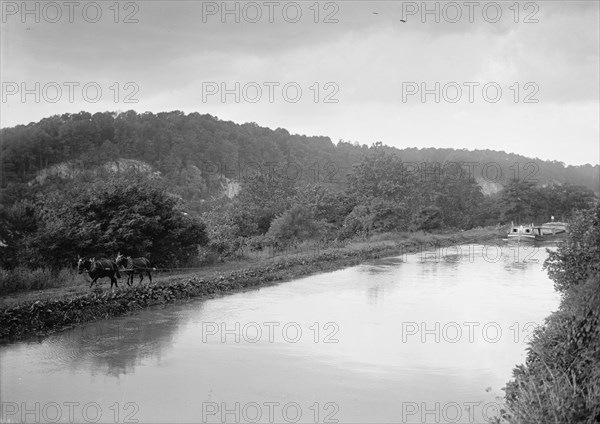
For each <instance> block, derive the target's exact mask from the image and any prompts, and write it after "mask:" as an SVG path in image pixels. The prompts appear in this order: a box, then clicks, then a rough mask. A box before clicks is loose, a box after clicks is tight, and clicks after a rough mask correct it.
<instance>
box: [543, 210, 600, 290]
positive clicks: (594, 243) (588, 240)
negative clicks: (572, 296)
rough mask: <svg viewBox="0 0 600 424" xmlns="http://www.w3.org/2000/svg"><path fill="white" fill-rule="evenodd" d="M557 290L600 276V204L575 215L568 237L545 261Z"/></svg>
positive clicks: (545, 266)
mask: <svg viewBox="0 0 600 424" xmlns="http://www.w3.org/2000/svg"><path fill="white" fill-rule="evenodd" d="M544 268H546V269H548V275H549V276H550V278H552V279H553V280H554V284H555V287H556V289H557V290H558V291H561V292H563V293H564V292H566V291H567V290H568V289H569V287H570V286H572V285H578V284H581V283H582V282H584V281H586V280H587V279H588V278H590V277H593V276H595V277H596V278H598V276H600V203H598V202H597V203H596V205H595V206H593V207H592V208H590V209H588V210H586V211H578V212H576V213H575V214H574V216H573V219H572V221H571V223H570V225H569V232H568V234H567V238H566V239H565V240H564V242H563V243H561V244H560V245H559V247H558V249H557V250H556V251H550V252H549V254H548V259H546V261H545V262H544Z"/></svg>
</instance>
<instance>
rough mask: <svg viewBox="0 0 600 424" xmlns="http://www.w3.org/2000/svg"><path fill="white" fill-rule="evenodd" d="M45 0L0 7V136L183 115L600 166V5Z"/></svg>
mask: <svg viewBox="0 0 600 424" xmlns="http://www.w3.org/2000/svg"><path fill="white" fill-rule="evenodd" d="M47 3H48V2H28V3H27V8H28V9H29V11H30V13H24V12H26V11H24V10H23V7H22V2H21V1H18V2H3V3H2V32H1V36H2V40H1V48H2V51H1V62H2V65H1V71H2V96H3V97H2V104H1V107H2V111H1V126H2V127H7V126H14V125H17V124H27V123H29V122H31V121H38V120H40V119H41V118H44V117H47V116H51V115H54V114H61V113H65V112H71V113H74V112H78V111H81V110H86V111H90V112H97V111H106V110H111V111H114V110H121V111H125V110H129V109H134V110H136V111H138V112H144V111H151V112H155V113H156V112H162V111H171V110H182V111H185V112H187V113H189V112H199V113H209V114H211V115H215V116H218V117H219V118H220V119H223V120H231V121H234V122H237V123H244V122H256V123H257V124H259V125H262V126H268V127H271V128H277V127H282V128H286V129H287V130H289V131H290V132H291V133H299V134H306V135H324V136H329V137H331V139H332V140H333V141H334V142H337V141H338V140H339V139H343V140H346V141H353V142H354V141H358V142H359V143H361V144H363V143H365V144H371V143H373V142H376V141H382V142H383V143H385V144H388V145H392V146H396V147H399V148H403V147H452V148H466V149H493V150H505V151H507V152H514V153H519V154H523V155H526V156H530V157H539V158H541V159H549V160H558V161H562V162H565V163H566V164H573V165H576V164H584V163H592V164H597V163H598V162H599V156H600V152H599V140H600V131H599V116H600V108H599V91H600V89H599V81H600V75H599V61H600V59H599V21H600V16H599V2H597V1H581V2H576V1H569V2H566V1H565V2H559V1H541V2H528V3H527V2H521V3H520V5H519V7H515V6H514V2H513V1H510V2H497V3H494V2H472V3H469V2H463V1H459V2H456V3H452V2H451V3H450V4H449V5H447V3H448V2H439V3H438V2H429V3H428V5H427V8H428V9H430V10H431V11H432V12H431V13H429V14H425V12H426V11H425V10H424V9H423V7H422V2H421V1H419V2H399V1H386V2H376V1H338V2H325V1H323V2H319V3H316V2H315V1H299V2H279V1H273V2H263V1H259V2H228V3H227V7H228V9H229V10H230V12H231V13H229V14H225V15H223V14H222V12H223V9H224V3H223V2H220V1H219V2H201V1H182V2H178V1H168V2H161V1H143V2H142V1H140V2H120V3H118V7H115V2H114V1H108V2H98V3H92V2H85V1H81V2H74V3H73V4H72V5H69V3H68V2H61V1H58V2H49V4H47ZM315 3H316V4H315ZM496 6H499V8H498V7H496ZM436 8H437V11H438V12H437V13H436ZM236 10H237V11H236ZM99 11H100V12H101V14H99V13H98V12H99ZM499 12H500V13H501V15H499V14H498V13H499ZM36 14H37V16H36ZM436 15H437V16H436ZM436 18H437V19H438V20H439V22H436ZM36 19H38V20H39V22H36ZM236 19H237V20H238V21H239V22H236ZM401 19H403V20H405V21H406V22H402V21H401ZM71 21H72V22H71ZM93 21H96V22H93ZM115 21H117V22H115ZM126 21H127V22H126ZM315 21H317V22H315ZM515 21H517V22H515ZM36 83H39V90H36ZM236 83H239V86H236ZM436 83H439V86H436ZM86 84H87V85H86ZM84 86H86V90H85V91H84V90H83V87H84ZM57 87H58V88H60V90H61V91H60V92H59V91H57ZM236 87H239V90H237V89H236ZM284 87H285V89H284ZM436 87H439V89H436ZM484 87H485V89H484ZM98 88H100V89H101V91H102V92H101V93H99V92H97V89H98ZM223 88H225V89H227V90H229V91H228V93H226V95H225V96H224V98H223V96H222V94H223V93H222V89H223ZM498 88H500V90H501V91H498ZM23 89H27V90H30V91H31V92H30V93H29V94H25V95H24V96H23ZM259 89H260V91H259ZM298 89H300V90H301V92H299V91H298ZM423 89H426V90H429V91H428V94H425V97H424V98H423V97H422V90H423ZM459 90H460V91H459ZM36 91H37V93H36ZM70 92H71V94H72V97H73V98H72V99H70V98H69V94H70ZM36 95H39V101H37V99H36ZM236 95H238V96H239V99H237V100H239V102H236ZM436 95H439V103H437V102H436ZM470 95H471V96H470ZM459 96H460V98H459ZM470 97H472V98H471V99H470ZM471 100H472V101H471ZM515 100H516V102H515ZM131 101H137V102H136V103H132V102H131Z"/></svg>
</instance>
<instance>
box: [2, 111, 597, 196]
mask: <svg viewBox="0 0 600 424" xmlns="http://www.w3.org/2000/svg"><path fill="white" fill-rule="evenodd" d="M0 138H1V140H2V156H1V157H2V169H1V172H2V180H1V186H0V188H1V189H2V195H3V202H5V203H7V204H11V203H12V202H14V201H16V200H17V199H18V197H19V196H18V194H17V193H19V192H20V189H19V188H18V187H19V186H20V185H21V184H24V183H30V182H31V181H38V182H43V181H45V179H46V177H47V176H48V175H58V176H61V177H68V176H69V175H71V176H73V175H74V174H76V173H77V172H79V171H82V170H86V171H88V170H90V169H91V168H94V167H106V166H113V170H115V171H116V170H118V169H114V166H115V165H107V164H109V163H113V164H116V166H119V164H122V165H126V164H127V163H130V164H132V163H138V164H143V165H142V166H143V167H145V166H148V167H149V168H148V169H152V170H153V172H157V173H160V175H161V176H163V177H164V178H165V179H166V180H167V181H168V182H169V184H170V186H171V187H172V190H173V191H174V192H176V193H177V194H179V195H180V196H182V197H183V198H184V199H185V200H186V201H189V202H192V203H196V204H197V203H198V202H200V201H201V200H202V199H209V198H211V197H213V196H215V195H218V194H222V193H223V191H224V190H225V189H224V185H223V181H229V180H237V181H238V182H240V181H243V180H245V179H251V178H253V177H254V176H256V175H259V174H262V175H269V174H271V173H278V174H279V175H284V176H285V177H286V178H288V179H292V180H297V181H301V182H304V183H307V184H308V183H322V184H326V185H327V186H328V187H329V188H330V189H333V190H341V189H343V188H344V187H346V185H347V175H348V174H349V173H350V172H351V171H352V165H353V164H355V163H358V162H360V160H362V159H363V158H364V157H365V156H366V155H367V153H368V151H369V149H368V147H367V146H366V145H362V146H361V145H358V144H357V143H351V142H347V141H341V140H340V141H339V142H338V143H333V142H332V141H331V140H330V139H329V138H328V137H320V136H319V137H316V136H313V137H307V136H303V135H297V134H290V133H289V132H288V131H286V130H285V129H281V128H278V129H276V130H272V129H269V128H263V127H260V126H258V125H256V124H254V123H245V124H236V123H233V122H229V121H221V120H219V119H218V118H217V117H213V116H211V115H200V114H198V113H192V114H188V115H186V114H184V113H183V112H179V111H173V112H164V113H158V114H153V113H143V114H139V113H136V112H134V111H128V112H124V113H115V112H104V113H95V114H93V115H92V114H90V113H87V112H80V113H77V114H65V115H61V116H58V115H56V116H52V117H49V118H45V119H42V120H41V121H39V122H35V123H30V124H28V125H19V126H16V127H12V128H3V129H2V130H1V132H0ZM405 142H406V144H410V140H406V141H405ZM384 147H385V146H384ZM388 149H389V150H390V151H393V152H396V153H397V154H398V155H399V156H400V158H401V159H402V161H403V162H404V163H406V169H407V171H408V172H411V173H414V174H422V175H427V174H429V175H431V174H432V173H436V172H437V173H438V174H439V175H440V176H441V177H444V176H446V177H449V178H452V177H453V176H454V175H456V174H455V172H456V170H457V169H458V167H457V166H455V165H452V164H451V165H448V166H445V164H448V163H449V162H450V163H454V164H460V167H461V169H462V173H463V174H462V176H463V177H465V176H468V177H473V178H474V179H475V180H476V181H477V182H478V184H479V185H480V186H482V187H483V190H484V193H486V194H491V193H494V192H497V191H499V189H500V186H501V185H505V184H506V182H507V181H508V180H510V179H511V178H516V179H521V180H525V181H532V182H534V183H536V184H537V185H540V186H545V185H549V184H550V185H552V184H559V185H560V184H564V183H570V184H575V185H582V186H585V187H587V188H590V189H592V190H593V191H595V192H596V193H600V181H599V178H598V176H599V174H600V168H599V167H598V165H596V166H591V165H584V166H565V165H564V164H563V163H561V162H558V161H542V160H539V159H535V158H527V157H524V156H520V155H516V154H512V153H505V152H501V151H492V150H475V151H468V150H459V149H437V148H425V149H417V148H412V147H407V148H404V149H396V148H388ZM127 161H130V162H127ZM131 161H135V162H131ZM424 162H426V163H428V164H427V165H424V164H423V163H424ZM436 167H437V168H436ZM224 178H226V179H224Z"/></svg>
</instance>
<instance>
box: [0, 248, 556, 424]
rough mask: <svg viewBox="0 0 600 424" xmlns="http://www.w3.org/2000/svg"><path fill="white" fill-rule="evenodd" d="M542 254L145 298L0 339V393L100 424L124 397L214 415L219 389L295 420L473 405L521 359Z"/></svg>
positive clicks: (369, 268) (381, 267) (462, 257)
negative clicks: (86, 410)
mask: <svg viewBox="0 0 600 424" xmlns="http://www.w3.org/2000/svg"><path fill="white" fill-rule="evenodd" d="M532 252H533V253H532ZM494 253H498V254H497V255H495V256H494ZM546 255H547V254H546V252H545V249H538V250H536V251H533V250H529V249H526V248H522V249H520V248H519V249H515V248H513V247H507V246H500V249H495V248H494V247H493V246H492V247H490V246H481V245H461V246H458V249H456V248H453V249H452V248H450V247H442V248H438V249H437V250H423V251H421V252H417V253H415V254H406V255H401V256H399V257H397V258H386V259H382V260H376V261H371V262H369V263H366V264H363V265H360V266H356V267H352V268H348V269H344V270H340V271H336V272H330V273H325V274H321V275H317V276H312V277H308V278H303V279H299V280H296V281H293V282H288V283H282V284H279V285H275V286H270V287H265V288H262V289H260V290H250V291H247V292H243V293H237V294H234V295H229V296H224V297H221V298H216V299H211V300H206V301H202V300H195V301H189V302H186V303H182V304H178V305H171V306H169V307H159V308H152V309H149V310H145V311H142V312H140V313H139V314H136V315H134V316H130V317H123V318H120V319H114V320H108V321H101V322H98V323H93V324H89V325H86V326H81V327H78V328H76V329H73V330H71V331H68V332H64V333H61V334H56V335H54V336H51V337H48V338H46V339H44V340H42V341H41V342H35V343H32V342H22V343H15V344H12V345H8V346H3V347H1V348H0V355H1V362H2V382H1V383H0V384H1V386H0V391H1V394H2V397H3V399H5V400H6V401H8V402H16V403H15V404H20V402H26V403H32V402H33V403H35V402H59V403H61V404H62V403H63V402H65V401H72V402H79V403H80V404H81V405H85V404H86V403H90V402H98V404H99V405H100V406H101V408H102V411H103V415H102V418H101V419H100V420H99V421H101V422H113V421H114V409H115V408H116V407H115V406H114V405H115V403H118V405H117V406H118V408H117V409H119V411H120V412H121V419H122V418H123V414H125V413H131V412H132V411H133V409H131V408H133V407H134V406H133V404H131V403H132V402H133V403H134V404H135V406H136V407H137V408H138V409H136V410H135V411H134V412H135V415H134V416H133V417H132V418H134V419H138V420H139V421H140V422H201V421H206V422H221V421H222V419H221V418H222V416H221V415H220V414H221V412H222V411H221V405H222V403H224V404H225V406H226V407H228V408H233V409H234V410H235V404H236V402H238V403H239V404H240V405H249V404H252V403H253V402H254V403H258V404H259V405H263V404H264V403H265V402H267V403H269V402H273V403H277V405H278V406H277V407H278V408H279V410H278V411H279V412H278V413H279V414H280V415H279V420H276V421H280V422H282V421H286V420H285V417H283V415H281V414H282V413H283V410H284V409H283V408H284V406H285V405H287V404H289V403H295V404H297V405H299V406H300V407H301V410H302V413H303V414H302V418H301V419H300V422H314V418H315V415H314V414H315V413H316V412H318V413H319V417H320V421H321V422H322V421H323V417H324V416H325V415H327V414H330V413H333V412H335V414H334V416H333V417H331V418H335V419H338V420H339V421H340V422H398V421H401V418H402V417H403V415H402V414H406V413H407V412H408V411H407V408H409V407H411V406H412V405H413V404H417V405H421V404H422V403H425V404H427V405H428V407H431V408H435V403H436V402H438V403H439V402H442V403H443V402H446V403H449V402H458V403H459V404H461V405H462V404H464V403H465V402H466V403H469V402H475V403H477V402H479V404H477V405H475V406H473V408H475V409H477V408H479V409H478V411H477V414H479V415H481V408H480V406H481V402H494V401H495V399H496V397H497V396H501V395H502V394H503V393H502V391H501V388H502V386H503V385H504V384H505V382H506V381H507V380H508V379H509V378H510V376H511V370H512V367H513V366H514V364H516V363H518V362H520V361H522V360H523V359H524V352H525V344H524V341H525V340H526V337H527V336H528V335H529V334H530V332H531V331H532V329H533V327H532V324H535V323H540V322H542V321H543V318H544V317H545V316H547V315H548V314H549V312H550V311H551V310H553V309H554V308H555V307H556V306H557V304H558V300H559V299H558V296H557V295H556V293H554V291H553V286H552V283H551V281H550V280H548V278H547V276H546V275H545V273H544V272H542V269H541V266H542V262H543V259H544V258H545V257H546ZM532 259H538V260H537V261H534V260H532ZM488 387H491V389H489V390H486V389H487V388H488ZM11 405H12V404H11ZM215 405H217V407H218V408H217V412H215V415H214V416H213V415H211V416H208V417H207V416H205V414H206V413H207V412H210V411H207V408H209V409H210V408H212V407H215ZM326 405H328V406H326ZM126 406H127V408H129V409H128V410H125V408H126ZM111 408H113V409H111ZM263 408H264V406H263ZM130 409H131V410H130ZM246 412H248V413H250V412H249V410H248V411H246ZM261 412H262V413H263V414H262V418H261V420H260V422H269V419H268V416H267V415H266V412H268V411H264V410H263V411H261ZM241 413H242V412H240V414H241ZM463 414H464V417H469V415H468V413H467V411H463ZM479 415H477V416H479ZM204 418H206V420H204ZM226 418H227V417H226ZM234 418H235V414H234V415H233V416H229V417H228V418H227V420H226V421H227V422H233V421H234ZM238 418H243V416H242V417H238ZM405 418H406V419H405V422H421V421H422V420H421V419H420V415H410V416H406V417H405ZM430 418H431V417H430ZM438 418H439V417H438ZM432 419H433V418H432ZM41 421H43V420H41ZM239 421H242V422H244V420H243V419H239ZM246 421H251V420H246ZM426 422H427V421H426ZM433 422H436V421H433ZM437 422H446V421H444V420H440V419H438V420H437ZM458 422H469V421H458ZM471 422H473V421H471Z"/></svg>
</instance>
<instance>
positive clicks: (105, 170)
mask: <svg viewBox="0 0 600 424" xmlns="http://www.w3.org/2000/svg"><path fill="white" fill-rule="evenodd" d="M132 170H135V171H137V172H143V173H147V174H153V175H156V176H160V172H158V171H154V169H153V168H152V166H150V165H149V164H147V163H146V162H142V161H140V160H135V159H116V160H111V161H108V162H106V163H105V164H104V165H101V166H96V167H93V168H86V167H85V166H84V165H83V164H82V163H80V162H73V161H72V162H62V163H58V164H56V165H52V166H50V167H48V168H45V169H42V170H40V171H39V172H38V173H37V176H36V177H35V178H34V179H33V180H32V181H30V182H29V185H32V184H33V183H36V182H37V183H38V184H44V182H45V181H46V179H47V178H48V177H60V178H69V179H73V178H77V177H79V176H81V175H84V174H85V175H96V176H103V175H107V174H118V173H119V172H124V171H132Z"/></svg>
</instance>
